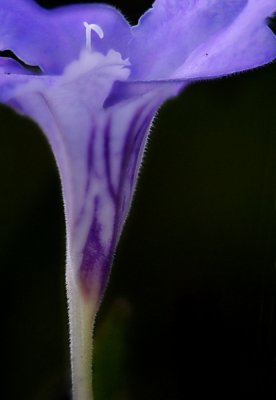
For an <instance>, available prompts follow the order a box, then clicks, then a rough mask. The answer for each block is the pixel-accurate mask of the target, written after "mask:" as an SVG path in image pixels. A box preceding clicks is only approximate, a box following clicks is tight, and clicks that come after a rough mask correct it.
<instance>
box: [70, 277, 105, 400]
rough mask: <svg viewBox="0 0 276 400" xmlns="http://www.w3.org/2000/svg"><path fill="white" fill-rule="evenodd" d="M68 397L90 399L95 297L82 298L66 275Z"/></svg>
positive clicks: (95, 308) (81, 399)
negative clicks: (70, 375) (69, 380)
mask: <svg viewBox="0 0 276 400" xmlns="http://www.w3.org/2000/svg"><path fill="white" fill-rule="evenodd" d="M67 297H68V305H69V327H70V352H71V371H72V399H73V400H93V392H92V350H93V328H94V322H95V317H96V313H97V304H98V302H97V300H96V298H93V297H92V298H90V299H85V298H84V296H83V294H82V293H81V290H80V288H79V287H78V286H77V285H76V283H75V282H73V281H72V280H70V279H68V275H67Z"/></svg>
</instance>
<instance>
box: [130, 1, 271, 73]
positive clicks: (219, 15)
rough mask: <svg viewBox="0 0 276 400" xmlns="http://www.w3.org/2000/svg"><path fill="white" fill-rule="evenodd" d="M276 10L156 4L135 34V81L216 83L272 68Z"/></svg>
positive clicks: (254, 4) (256, 5) (250, 5)
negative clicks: (198, 80) (218, 78)
mask: <svg viewBox="0 0 276 400" xmlns="http://www.w3.org/2000/svg"><path fill="white" fill-rule="evenodd" d="M275 9H276V4H275V0H234V1H227V0H190V1H189V0H187V1H185V2H184V1H181V0H156V1H155V3H154V5H153V8H152V9H151V10H149V11H148V12H147V13H146V14H145V15H144V16H143V17H142V18H141V20H140V23H139V25H138V26H137V27H135V28H134V29H133V35H134V39H133V41H132V42H131V46H130V61H131V63H132V64H133V65H134V69H133V74H132V78H133V79H145V80H149V79H151V80H152V79H153V80H155V79H169V78H176V79H186V78H204V77H209V76H213V77H215V76H219V75H226V74H230V73H233V72H237V71H242V70H245V69H249V68H255V67H257V66H260V65H263V64H265V63H268V62H270V61H272V60H273V59H274V58H275V57H276V38H275V36H274V35H273V33H272V31H271V30H270V29H269V28H268V26H267V24H266V18H267V17H269V16H270V15H271V14H272V13H273V12H274V11H275ZM149 37H150V40H148V39H147V38H149Z"/></svg>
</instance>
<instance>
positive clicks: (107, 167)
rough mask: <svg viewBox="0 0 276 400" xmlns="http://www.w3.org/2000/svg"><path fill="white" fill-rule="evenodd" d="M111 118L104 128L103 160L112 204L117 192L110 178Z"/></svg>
mask: <svg viewBox="0 0 276 400" xmlns="http://www.w3.org/2000/svg"><path fill="white" fill-rule="evenodd" d="M110 128H111V118H109V119H108V121H107V124H106V126H105V130H104V161H105V172H106V179H107V186H108V191H109V194H110V197H111V198H112V200H113V202H114V204H115V203H116V198H117V194H116V192H115V189H114V186H113V183H112V180H111V165H110V133H111V129H110Z"/></svg>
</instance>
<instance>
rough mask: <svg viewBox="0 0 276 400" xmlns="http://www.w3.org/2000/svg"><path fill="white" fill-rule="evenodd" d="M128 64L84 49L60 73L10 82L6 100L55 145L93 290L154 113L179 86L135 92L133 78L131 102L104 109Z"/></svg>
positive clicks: (74, 245)
mask: <svg viewBox="0 0 276 400" xmlns="http://www.w3.org/2000/svg"><path fill="white" fill-rule="evenodd" d="M127 67H128V63H127V62H126V61H123V60H122V59H121V57H120V55H119V53H116V52H114V51H110V52H109V53H108V54H107V56H103V55H102V54H100V53H88V52H83V53H82V55H81V57H80V59H79V60H78V61H74V62H73V63H71V64H70V65H69V66H68V67H67V68H66V70H65V72H64V74H63V75H62V76H60V77H56V76H50V77H45V76H22V75H9V76H7V77H6V80H5V84H6V87H5V90H4V92H5V101H6V103H8V104H9V105H11V106H13V107H14V108H15V109H16V110H18V111H20V112H22V113H24V114H26V115H28V116H30V117H31V118H32V119H33V120H35V121H36V122H37V123H38V124H39V125H40V127H41V128H42V129H43V131H44V133H45V134H46V135H47V137H48V139H49V141H50V143H51V146H52V148H53V151H54V154H55V157H56V161H57V164H58V166H59V171H60V175H61V181H62V187H63V195H64V204H65V215H66V225H67V243H68V252H67V255H68V265H69V266H70V267H69V273H70V274H71V275H73V276H72V279H71V280H72V282H78V281H79V282H80V283H81V286H82V288H83V292H84V293H86V294H87V295H89V294H90V293H91V291H92V292H95V291H98V290H100V292H101V293H102V291H103V289H104V287H105V284H106V281H107V278H108V274H109V269H110V266H111V261H112V256H113V253H114V251H115V246H116V244H117V242H118V239H119V236H120V233H121V230H122V227H123V223H124V220H125V218H126V216H127V213H128V211H129V207H130V204H131V198H132V194H133V190H134V187H135V183H136V179H137V171H138V168H139V165H140V161H141V157H142V154H143V147H144V144H145V140H146V136H147V132H148V129H149V126H150V123H151V120H152V118H153V116H154V113H155V111H156V109H157V108H158V107H159V106H160V104H161V103H162V102H163V101H164V100H165V99H166V98H168V97H169V96H171V95H173V94H175V93H176V91H177V90H179V88H177V90H176V87H175V85H172V86H170V85H164V86H161V87H159V85H158V86H156V85H151V86H150V87H148V90H146V88H143V89H142V90H139V87H138V85H137V84H135V88H137V92H136V94H137V95H136V96H135V95H134V92H135V91H134V89H133V88H132V90H130V88H129V85H130V84H129V83H127V82H126V84H127V88H128V89H127V90H126V92H127V93H128V96H127V99H126V100H122V98H121V99H120V98H118V99H117V101H116V102H114V101H113V105H109V106H107V105H105V107H104V103H105V102H106V99H107V98H108V97H109V95H110V93H111V89H112V87H113V84H114V82H115V81H118V80H120V81H122V82H123V81H124V80H126V79H127V77H128V75H129V69H128V68H127ZM7 82H9V84H8V83H7ZM122 84H123V83H122ZM1 93H2V91H1ZM113 98H114V97H113ZM118 100H120V101H118ZM96 284H97V285H98V284H99V285H100V286H99V287H97V288H95V287H94V286H93V285H96Z"/></svg>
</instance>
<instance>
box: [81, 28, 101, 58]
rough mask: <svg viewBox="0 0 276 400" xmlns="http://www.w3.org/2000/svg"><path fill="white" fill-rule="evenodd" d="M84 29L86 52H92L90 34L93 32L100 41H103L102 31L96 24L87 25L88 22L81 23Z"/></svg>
mask: <svg viewBox="0 0 276 400" xmlns="http://www.w3.org/2000/svg"><path fill="white" fill-rule="evenodd" d="M83 25H84V27H85V29H86V32H85V33H86V48H87V50H89V51H91V50H92V40H91V32H92V31H94V32H96V33H97V35H98V36H99V38H100V39H103V37H104V31H103V30H102V28H101V27H100V26H99V25H96V24H88V22H84V23H83Z"/></svg>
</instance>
